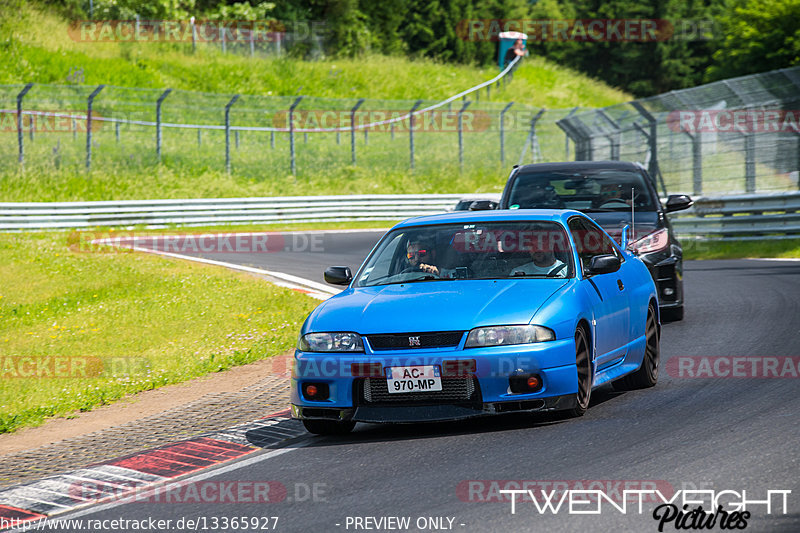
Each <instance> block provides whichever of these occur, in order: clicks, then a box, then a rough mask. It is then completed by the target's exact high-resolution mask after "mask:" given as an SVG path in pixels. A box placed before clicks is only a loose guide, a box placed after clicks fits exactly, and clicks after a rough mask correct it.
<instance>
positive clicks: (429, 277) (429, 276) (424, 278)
mask: <svg viewBox="0 0 800 533" xmlns="http://www.w3.org/2000/svg"><path fill="white" fill-rule="evenodd" d="M436 279H442V278H439V277H437V276H434V275H433V274H425V275H424V276H420V277H418V278H411V279H404V280H400V281H390V282H389V283H379V284H377V285H381V286H383V285H398V284H403V283H416V282H417V281H433V280H436Z"/></svg>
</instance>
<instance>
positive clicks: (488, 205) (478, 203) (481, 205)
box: [469, 200, 497, 211]
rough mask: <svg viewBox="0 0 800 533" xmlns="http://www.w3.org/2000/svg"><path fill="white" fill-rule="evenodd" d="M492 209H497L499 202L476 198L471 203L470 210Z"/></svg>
mask: <svg viewBox="0 0 800 533" xmlns="http://www.w3.org/2000/svg"><path fill="white" fill-rule="evenodd" d="M490 209H497V202H495V201H494V200H475V201H474V202H472V203H471V204H469V210H470V211H488V210H490Z"/></svg>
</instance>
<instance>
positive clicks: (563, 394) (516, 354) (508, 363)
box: [291, 339, 578, 423]
mask: <svg viewBox="0 0 800 533" xmlns="http://www.w3.org/2000/svg"><path fill="white" fill-rule="evenodd" d="M452 361H475V367H474V369H475V370H474V372H469V373H463V374H460V375H457V376H447V375H446V374H445V373H444V371H442V372H443V374H442V381H443V382H444V381H445V380H448V379H452V380H469V381H470V382H471V383H470V386H469V388H468V391H469V392H468V393H465V394H464V396H462V397H454V396H453V395H445V394H442V395H441V397H439V396H437V394H431V393H425V394H420V393H417V394H414V393H411V394H404V395H386V394H384V395H383V396H380V397H378V396H373V395H372V393H370V394H365V392H364V391H365V387H366V385H365V384H366V382H367V378H366V377H360V376H358V375H356V376H354V375H353V374H352V373H351V365H352V364H353V363H358V364H362V365H363V364H367V363H372V364H374V363H379V364H380V365H381V371H382V372H385V370H384V369H385V368H387V367H396V366H411V365H435V366H438V367H439V368H440V369H442V368H444V366H443V365H444V363H447V364H448V365H452V363H451V362H452ZM515 374H536V375H537V376H539V377H540V379H541V382H542V386H541V388H540V389H539V390H537V391H536V392H525V393H514V392H511V389H510V386H509V377H510V376H511V375H515ZM368 379H369V380H377V381H380V380H383V381H384V382H385V377H383V375H382V374H381V375H377V376H375V375H373V376H372V377H369V378H368ZM305 383H315V384H326V385H327V388H328V391H329V397H328V398H327V399H325V400H321V401H316V400H309V399H308V398H305V397H304V396H303V393H302V387H303V385H304V384H305ZM372 384H374V382H373V383H372ZM372 384H370V386H372ZM383 388H384V389H385V386H383ZM370 390H372V389H370ZM577 390H578V386H577V370H576V367H575V342H574V340H573V339H562V340H556V341H550V342H543V343H536V344H529V345H517V346H494V347H489V348H472V349H466V350H465V349H460V347H459V348H458V349H452V348H450V349H441V348H440V349H415V350H392V351H383V350H382V351H380V352H370V353H360V354H320V353H307V352H300V351H296V352H295V360H294V368H293V371H292V379H291V403H292V416H293V417H294V418H300V419H332V420H353V421H358V422H400V423H402V422H421V421H438V420H458V419H463V418H471V417H475V416H485V415H492V414H498V413H505V412H512V411H550V410H561V409H569V408H571V407H574V397H575V393H576V392H577ZM445 396H447V397H445Z"/></svg>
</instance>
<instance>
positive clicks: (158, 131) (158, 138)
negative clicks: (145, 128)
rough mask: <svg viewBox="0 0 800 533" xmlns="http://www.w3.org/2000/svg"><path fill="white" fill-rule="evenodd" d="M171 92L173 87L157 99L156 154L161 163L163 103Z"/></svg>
mask: <svg viewBox="0 0 800 533" xmlns="http://www.w3.org/2000/svg"><path fill="white" fill-rule="evenodd" d="M171 92H172V89H167V90H166V91H164V92H163V93H162V94H161V96H159V97H158V100H156V156H157V157H158V162H159V163H161V104H162V103H164V99H165V98H166V97H167V96H169V93H171Z"/></svg>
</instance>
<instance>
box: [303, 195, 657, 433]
mask: <svg viewBox="0 0 800 533" xmlns="http://www.w3.org/2000/svg"><path fill="white" fill-rule="evenodd" d="M626 234H627V232H626ZM624 241H625V237H623V243H622V245H621V246H619V245H617V244H616V243H615V242H614V240H613V239H611V238H610V237H609V236H608V234H607V233H606V232H605V231H603V230H602V229H601V228H600V227H599V226H598V225H597V224H595V223H594V222H593V221H592V220H591V219H590V218H589V217H587V216H586V215H584V214H582V213H580V212H577V211H572V210H542V209H537V210H526V209H520V210H515V211H477V212H457V213H448V214H444V215H435V216H426V217H419V218H413V219H410V220H406V221H404V222H402V223H400V224H398V225H396V226H395V227H394V228H392V229H391V230H390V231H389V232H388V233H386V235H384V236H383V238H382V239H381V240H380V241H379V242H378V244H377V245H376V246H375V248H374V249H373V250H372V252H371V253H370V254H369V256H368V257H367V259H366V261H365V262H364V264H363V265H362V266H361V268H360V269H359V270H358V272H357V273H356V274H355V276H353V275H352V274H351V271H350V269H349V268H348V267H330V268H328V269H327V270H326V272H325V279H326V281H328V282H329V283H334V284H340V285H347V286H348V287H347V289H345V290H344V291H343V292H341V293H339V294H338V295H336V296H334V297H332V298H330V299H329V300H327V301H325V302H323V303H322V304H320V305H319V306H318V307H317V308H316V309H315V310H314V311H313V312H312V313H311V314H310V315H309V316H308V318H307V319H306V321H305V323H304V324H303V327H302V330H301V332H300V338H299V341H298V346H297V349H296V351H295V355H294V366H293V372H292V380H291V403H292V415H293V417H294V418H298V419H301V420H302V421H303V423H304V425H305V427H306V429H307V430H308V431H310V432H312V433H317V434H339V433H346V432H349V431H350V430H352V429H353V427H354V425H355V423H356V422H370V423H411V422H423V421H440V420H457V419H463V418H469V417H475V416H482V415H491V414H498V413H509V412H541V411H562V412H563V413H564V414H565V415H567V416H581V415H583V414H584V413H585V412H586V410H587V408H588V407H589V401H590V398H591V393H592V389H594V388H596V387H598V386H600V385H603V384H606V383H610V382H613V384H614V386H615V388H619V389H634V388H645V387H652V386H653V385H655V384H656V381H657V379H658V366H659V336H660V320H659V315H658V299H657V294H658V293H657V291H656V288H655V285H654V282H653V278H652V277H651V276H650V273H649V272H648V270H647V267H646V266H645V265H644V264H643V263H642V261H641V260H639V259H638V258H637V257H636V256H635V255H632V254H631V253H630V252H628V251H626V246H625V244H626V243H625V242H624Z"/></svg>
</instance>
